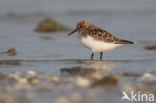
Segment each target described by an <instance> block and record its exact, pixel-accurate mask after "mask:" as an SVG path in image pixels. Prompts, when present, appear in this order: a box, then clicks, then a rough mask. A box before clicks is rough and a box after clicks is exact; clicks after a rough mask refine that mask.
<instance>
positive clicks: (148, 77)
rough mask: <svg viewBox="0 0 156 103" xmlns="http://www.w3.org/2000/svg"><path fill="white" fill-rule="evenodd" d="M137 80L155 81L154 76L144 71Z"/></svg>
mask: <svg viewBox="0 0 156 103" xmlns="http://www.w3.org/2000/svg"><path fill="white" fill-rule="evenodd" d="M139 80H140V81H142V82H156V77H155V76H154V75H152V74H150V73H144V74H143V76H142V77H140V78H139Z"/></svg>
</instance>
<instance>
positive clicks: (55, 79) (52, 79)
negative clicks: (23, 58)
mask: <svg viewBox="0 0 156 103" xmlns="http://www.w3.org/2000/svg"><path fill="white" fill-rule="evenodd" d="M58 80H59V79H58V77H56V76H49V78H48V81H50V82H51V81H58Z"/></svg>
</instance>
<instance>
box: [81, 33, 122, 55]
mask: <svg viewBox="0 0 156 103" xmlns="http://www.w3.org/2000/svg"><path fill="white" fill-rule="evenodd" d="M79 40H80V41H81V43H82V44H83V45H85V46H86V47H87V48H89V49H91V50H92V52H105V51H109V50H113V49H115V48H117V47H119V46H121V45H122V44H113V43H106V42H103V41H98V40H95V39H93V38H92V37H91V36H87V37H86V38H80V37H79Z"/></svg>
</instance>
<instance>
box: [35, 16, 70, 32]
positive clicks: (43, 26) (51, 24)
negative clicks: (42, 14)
mask: <svg viewBox="0 0 156 103" xmlns="http://www.w3.org/2000/svg"><path fill="white" fill-rule="evenodd" d="M67 30H70V29H69V28H68V27H66V26H64V25H61V24H60V23H58V22H57V21H55V20H53V19H50V18H45V19H44V20H42V21H41V22H40V23H39V24H38V26H37V28H36V31H37V32H56V31H67Z"/></svg>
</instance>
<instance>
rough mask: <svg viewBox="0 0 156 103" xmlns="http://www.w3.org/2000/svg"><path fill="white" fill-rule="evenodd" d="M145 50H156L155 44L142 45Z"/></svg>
mask: <svg viewBox="0 0 156 103" xmlns="http://www.w3.org/2000/svg"><path fill="white" fill-rule="evenodd" d="M144 49H146V50H156V45H147V46H145V47H144Z"/></svg>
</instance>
